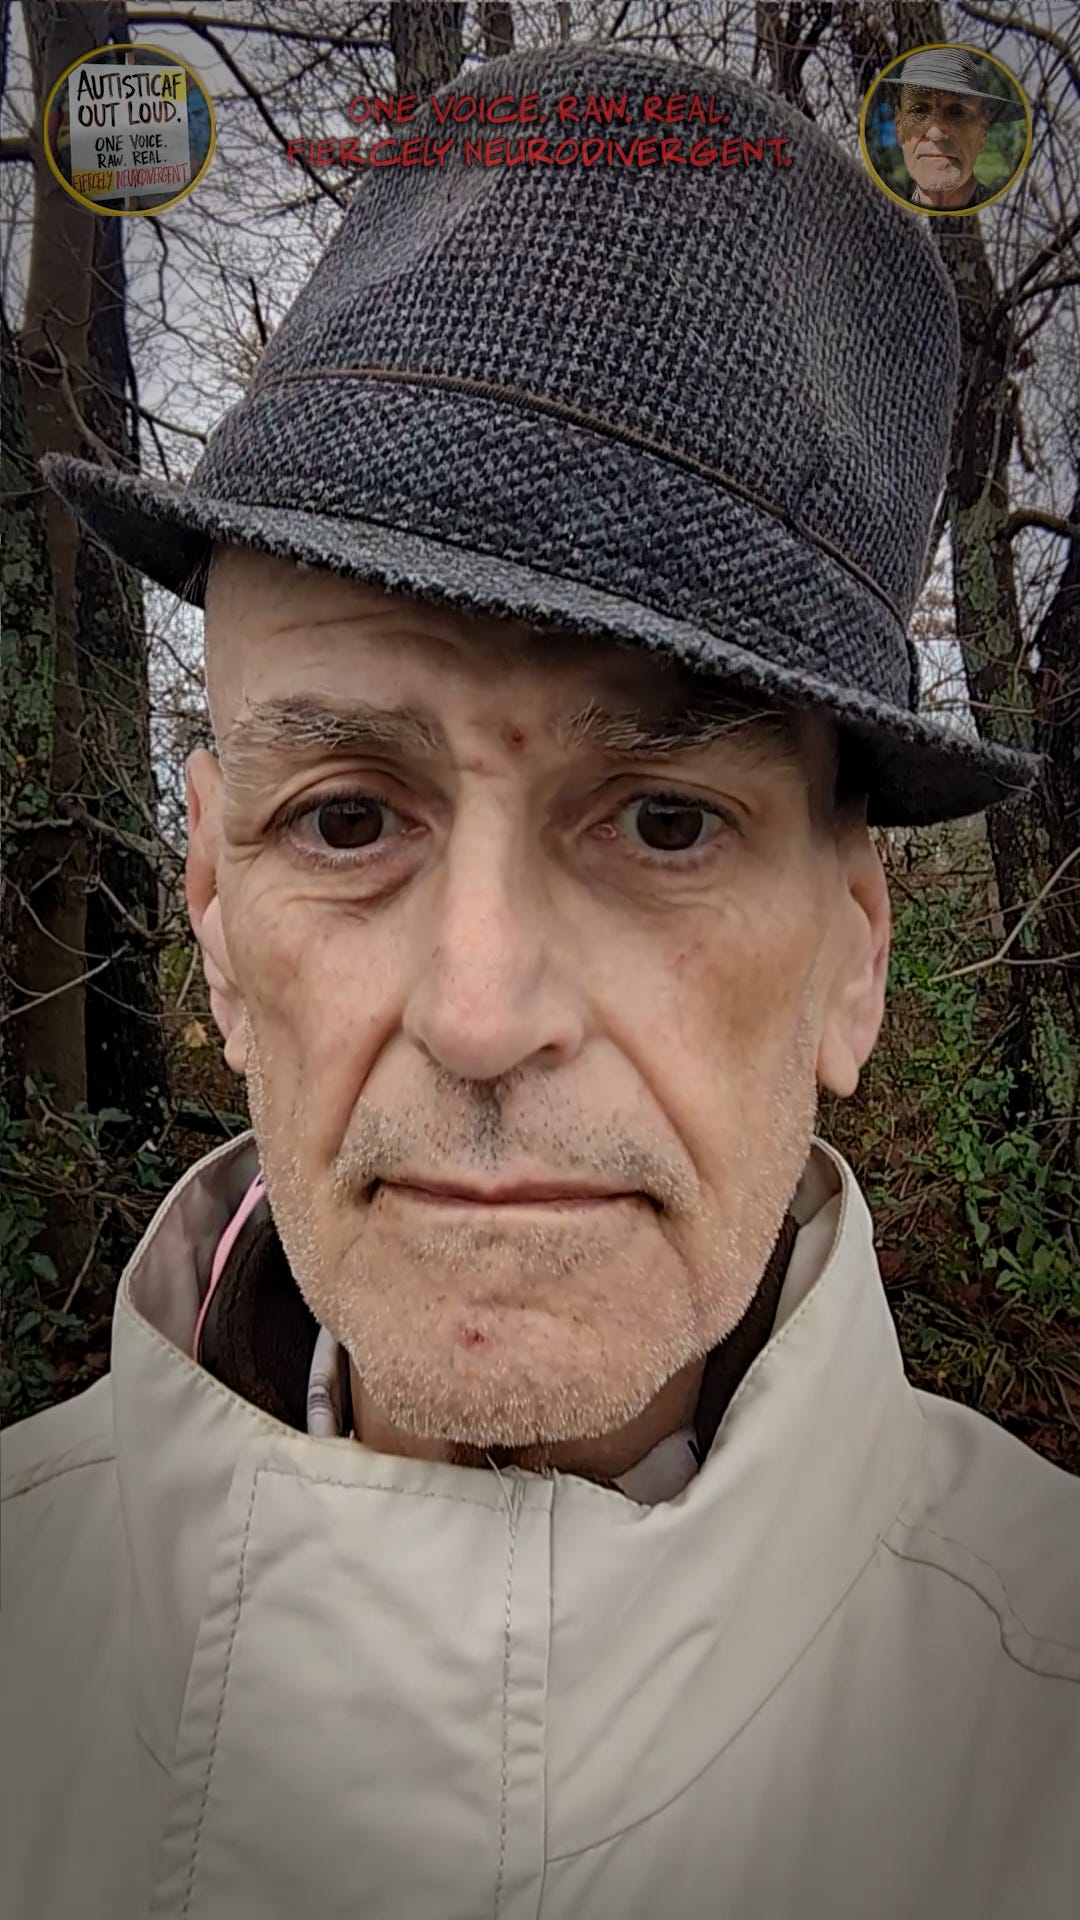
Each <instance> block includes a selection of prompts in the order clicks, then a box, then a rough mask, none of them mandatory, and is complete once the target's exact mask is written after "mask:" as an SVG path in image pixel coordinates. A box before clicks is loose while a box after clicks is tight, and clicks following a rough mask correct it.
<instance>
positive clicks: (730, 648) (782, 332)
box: [43, 46, 1039, 825]
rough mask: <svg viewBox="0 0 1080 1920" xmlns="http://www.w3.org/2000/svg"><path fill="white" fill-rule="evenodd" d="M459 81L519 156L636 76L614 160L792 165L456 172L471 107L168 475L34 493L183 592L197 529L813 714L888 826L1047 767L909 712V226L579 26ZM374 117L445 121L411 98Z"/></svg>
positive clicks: (330, 263) (916, 316)
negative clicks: (493, 111)
mask: <svg viewBox="0 0 1080 1920" xmlns="http://www.w3.org/2000/svg"><path fill="white" fill-rule="evenodd" d="M478 80H479V81H480V85H479V87H478V85H477V82H478ZM455 90H456V91H459V92H462V91H469V90H474V91H482V92H483V94H484V96H485V97H486V98H487V99H488V100H493V99H494V98H495V97H496V96H499V95H506V94H510V95H513V96H515V97H517V96H521V95H525V94H528V93H534V92H535V93H536V94H538V95H539V104H540V108H541V110H542V111H544V112H546V113H547V115H548V119H547V123H546V125H544V124H539V125H533V126H526V127H524V128H520V129H515V130H512V132H511V142H510V144H511V148H512V149H513V147H514V146H515V135H516V136H520V135H524V136H526V137H528V136H530V135H531V136H533V137H537V138H539V137H545V136H546V138H547V140H548V152H549V154H550V155H553V154H554V153H555V151H556V150H557V149H558V143H559V142H560V141H562V140H564V139H565V138H567V137H568V136H570V135H576V136H577V137H578V138H584V137H585V136H586V135H593V134H597V131H598V130H597V128H596V125H595V124H593V125H590V126H587V127H585V126H579V127H577V128H574V127H572V126H568V127H560V126H559V123H558V119H557V114H556V102H557V101H558V100H559V99H560V98H562V97H563V96H566V95H569V94H573V95H576V96H577V97H578V99H579V101H581V102H584V100H585V99H586V97H587V96H588V95H589V94H606V95H609V96H612V95H615V96H617V95H621V94H626V96H627V113H628V115H632V116H633V124H630V123H629V121H628V123H626V124H623V125H615V126H609V127H604V126H601V127H600V129H599V136H598V137H599V138H601V139H602V140H604V141H606V140H608V139H610V138H614V139H616V140H617V141H618V143H619V145H620V147H621V148H622V150H623V152H624V153H627V152H628V151H629V150H630V143H631V141H632V140H633V139H634V137H635V136H637V137H644V136H654V137H655V136H659V135H663V136H665V137H668V138H676V137H678V138H680V139H681V151H682V153H683V155H684V156H688V155H689V152H690V149H691V147H692V146H693V144H694V142H695V141H696V140H698V139H699V138H701V137H702V135H705V136H707V137H708V139H709V140H710V141H711V142H712V144H713V145H715V146H716V147H717V149H719V141H720V139H721V138H722V137H725V136H726V137H728V138H731V137H735V138H736V139H737V140H739V141H740V142H741V141H742V140H743V139H744V138H745V139H747V140H749V141H756V142H763V141H765V140H768V139H774V138H777V137H784V136H786V137H787V139H788V142H789V145H788V146H787V148H786V149H784V151H785V152H786V153H787V154H788V155H790V165H786V166H777V165H775V164H774V162H773V150H771V149H769V148H768V147H764V146H762V147H761V148H760V152H761V154H762V156H763V157H762V159H760V160H754V159H752V158H751V159H750V160H748V161H747V162H746V163H745V164H744V163H743V157H742V148H741V145H740V147H739V148H738V149H737V152H738V155H739V163H738V164H732V165H727V166H722V165H721V164H720V163H719V159H718V160H717V162H716V163H715V164H712V165H706V166H702V165H693V166H691V165H689V164H682V165H680V164H677V163H671V164H666V165H662V164H660V163H659V160H660V155H659V145H658V144H657V145H656V146H654V149H653V155H654V161H655V164H653V165H651V166H647V167H644V168H640V169H639V168H637V167H631V166H627V165H625V164H622V163H621V162H620V161H619V159H618V157H617V156H615V155H612V156H610V157H611V160H612V162H613V163H612V164H609V163H608V154H607V152H606V151H605V152H604V155H603V158H602V159H601V160H600V161H599V163H598V164H593V165H584V164H582V160H581V158H580V157H579V158H576V159H573V160H571V161H570V162H569V163H568V164H551V165H545V164H543V163H542V162H541V161H540V159H539V156H538V155H537V156H536V157H537V164H534V165H532V166H530V165H527V164H523V165H517V166H512V167H511V166H498V165H497V166H483V165H476V164H471V165H470V164H466V154H465V139H466V137H473V138H475V137H476V136H477V135H480V136H481V137H483V136H484V135H490V134H491V132H492V129H491V128H490V127H485V128H478V127H476V126H475V125H473V126H465V127H460V126H459V127H457V128H456V129H455V144H454V148H453V150H452V152H451V154H450V156H449V157H448V159H447V162H446V165H445V166H444V167H438V166H432V167H424V166H415V167H411V168H403V167H401V166H393V167H386V168H384V169H381V170H376V169H375V168H371V169H370V170H367V171H366V172H365V174H364V175H363V177H362V178H361V181H360V185H359V187H358V189H357V192H356V196H355V200H354V202H353V205H352V206H351V208H350V210H349V212H348V213H347V215H346V217H345V219H344V220H343V221H342V224H341V226H340V228H339V229H338V231H337V233H336V234H335V236H334V238H333V240H332V241H331V243H330V245H329V246H328V247H327V249H326V252H325V253H324V255H323V257H322V259H321V260H320V262H319V264H318V266H317V267H316V269H315V271H314V273H313V274H312V277H311V279H310V280H309V282H308V284H307V286H306V287H305V288H304V290H303V292H302V293H301V294H300V295H299V297H298V298H297V299H296V301H295V302H294V304H293V306H292V308H291V309H290V311H289V313H288V315H287V316H286V318H285V320H284V321H283V322H282V324H281V326H280V328H279V329H278V331H277V332H276V333H275V335H274V336H273V338H272V339H271V341H270V343H269V345H268V347H267V349H266V351H265V353H264V354H263V357H262V360H261V362H260V365H259V368H258V371H257V374H256V376H255V379H254V382H253V385H252V388H251V391H250V392H249V393H248V394H247V396H246V397H245V398H244V399H243V400H242V401H241V402H240V403H239V405H237V406H235V407H234V408H233V409H232V410H231V411H230V412H229V413H228V414H227V415H226V416H225V418H224V419H223V420H222V421H221V423H220V425H219V426H218V427H217V428H216V430H215V432H214V433H213V434H212V436H211V438H210V441H209V444H208V445H207V448H206V450H205V452H204V454H203V455H202V457H201V459H200V460H199V462H198V465H197V467H196V468H195V471H194V473H193V474H192V476H191V479H190V481H189V482H188V483H187V485H186V486H184V487H181V488H174V487H172V486H168V485H166V484H164V483H161V482H155V481H151V480H147V479H143V478H140V477H139V476H138V475H134V474H122V473H119V472H116V471H109V470H103V469H102V468H100V467H98V466H96V465H94V464H91V463H89V462H85V461H77V460H72V459H67V458H60V457H58V456H55V455H54V456H47V457H46V459H45V461H44V462H43V471H44V472H45V473H46V476H47V478H48V479H49V481H50V482H51V484H52V485H53V486H55V487H56V488H57V490H58V491H59V492H60V493H61V494H62V496H63V498H64V499H65V500H66V501H67V503H68V504H69V505H70V506H71V507H72V508H73V509H74V511H75V512H76V513H78V514H79V515H80V517H81V518H82V519H83V520H84V521H85V522H86V523H87V524H88V525H89V526H90V527H91V528H93V530H94V531H95V532H96V533H97V534H99V535H100V537H101V538H102V539H103V540H104V541H105V543H106V544H107V545H108V546H109V547H110V548H111V549H112V551H113V552H114V553H116V554H118V555H119V556H120V557H121V558H122V559H124V560H127V561H130V562H131V564H132V565H133V566H136V567H139V568H141V569H142V571H143V572H144V573H146V574H148V575H149V576H150V578H151V579H153V580H156V581H158V582H160V583H162V584H163V585H165V586H167V587H170V588H171V589H173V591H174V592H176V593H179V594H181V595H183V596H184V597H186V598H188V599H191V600H193V601H194V602H195V603H196V604H199V603H200V602H201V598H202V593H203V588H204V585H205V575H206V569H207V564H208V561H209V558H210V555H211V551H212V547H213V543H214V542H215V541H223V542H238V543H242V544H244V545H247V546H250V547H254V548H259V549H263V550H265V551H267V552H271V553H277V554H283V555H288V556H292V557H293V558H295V559H298V560H303V561H306V562H309V563H312V564H315V565H317V566H322V567H326V568H329V569H331V570H333V571H334V572H336V573H340V574H345V575H349V576H352V577H355V578H357V579H360V580H365V581H369V582H373V583H376V584H380V585H382V586H384V587H385V588H387V589H389V590H391V591H398V592H402V593H407V594H410V595H414V596H416V597H418V598H420V599H428V600H435V601H439V602H443V603H447V604H451V605H453V606H456V607H459V608H462V609H470V608H471V609H475V610H478V611H483V612H487V613H494V614H498V615H504V616H507V617H512V618H515V619H521V620H526V621H527V622H528V623H529V624H530V625H532V626H534V627H535V628H536V629H537V635H538V637H537V645H542V644H543V633H544V632H545V631H552V630H558V631H561V632H570V633H576V634H580V635H581V636H582V638H583V639H586V638H588V637H589V636H595V637H598V638H607V639H613V640H616V641H622V642H625V643H629V644H633V645H636V646H641V647H647V648H650V649H653V650H656V651H657V652H661V653H664V654H667V655H670V656H676V657H677V658H678V659H680V660H681V661H682V662H683V663H684V664H687V665H689V666H691V667H692V668H694V669H698V670H703V671H707V672H709V673H710V674H712V675H720V676H722V677H723V678H724V679H727V680H730V681H732V682H733V683H735V684H737V685H739V686H741V687H744V688H747V689H751V690H757V691H758V692H760V693H762V694H764V695H766V696H772V697H779V698H780V699H782V700H784V699H786V700H787V701H788V702H791V703H794V704H797V705H804V706H808V705H809V706H813V705H817V706H822V707H825V708H828V709H830V710H831V711H832V712H833V713H834V714H835V715H836V716H837V717H838V719H839V720H840V722H841V724H842V726H843V727H844V728H845V730H846V731H847V733H848V735H849V736H850V737H851V738H852V740H853V741H854V743H855V744H856V747H857V749H858V750H860V751H859V757H860V759H861V761H862V764H863V766H864V768H865V773H866V779H867V784H868V786H869V788H870V795H871V799H870V819H871V820H872V821H875V822H877V823H879V824H882V825H893V824H901V823H919V822H927V821H932V820H939V819H950V818H953V817H956V816H959V815H963V814H968V813H973V812H976V811H978V810H979V809H981V808H982V807H984V806H988V805H992V804H994V803H995V802H997V801H999V800H1002V799H1004V798H1006V797H1007V796H1008V795H1009V794H1011V793H1015V792H1017V791H1021V790H1023V789H1024V788H1025V787H1028V786H1030V785H1031V783H1032V781H1033V780H1034V778H1035V777H1036V776H1037V773H1038V768H1039V762H1038V761H1037V760H1036V759H1034V758H1033V757H1032V756H1029V755H1024V754H1019V753H1014V752H1011V751H1008V750H1006V749H1003V748H994V747H990V746H984V745H982V744H980V743H979V742H978V741H975V740H969V739H966V738H964V737H962V736H960V735H958V734H957V733H955V732H953V731H948V730H943V729H942V728H941V727H940V726H938V725H935V724H934V723H933V722H932V721H931V720H929V719H927V718H925V717H922V716H920V715H919V714H918V712H917V711H916V709H917V704H918V678H917V671H916V666H915V658H914V651H913V649H912V648H911V647H910V646H909V643H908V639H907V622H908V618H909V615H910V612H911V607H912V602H913V600H914V598H915V595H916V592H917V590H918V586H919V582H920V576H921V571H922V566H923V560H924V555H925V552H926V547H927V541H928V536H929V532H930V527H931V523H932V520H933V516H934V511H935V506H936V502H937V499H938V496H939V492H940V488H941V484H942V479H943V474H944V468H945V463H946V456H947V451H948V446H949V430H950V421H951V417H952V408H953V399H954V389H955V384H956V378H957V358H958V326H957V316H956V310H955V303H954V298H953V294H952V291H951V288H950V285H949V282H948V280H947V278H946V275H945V273H944V271H943V269H942V266H941V263H940V261H939V259H938V256H937V254H936V252H935V250H934V245H933V242H932V240H930V238H929V237H928V236H927V235H926V233H925V232H924V231H923V229H922V225H921V223H920V222H919V221H918V220H917V219H915V218H914V217H913V216H911V215H909V214H907V213H905V212H903V211H902V210H901V209H899V208H897V207H895V206H893V205H892V204H891V203H890V202H889V201H888V200H887V199H886V198H885V196H884V195H883V194H881V193H879V191H878V189H877V188H876V187H875V186H874V185H873V184H872V182H871V181H870V180H869V179H868V178H867V176H866V174H865V172H864V171H863V169H862V168H861V167H860V166H859V165H858V163H857V162H855V161H854V160H852V159H850V158H849V157H848V156H847V155H846V154H844V153H842V152H841V151H840V150H839V149H838V148H837V147H836V146H835V145H834V144H833V143H832V142H831V141H830V140H828V139H827V138H826V137H824V136H823V135H822V134H821V133H820V132H819V131H818V130H817V128H815V127H814V126H813V125H812V124H811V122H809V121H807V120H804V119H803V118H802V116H801V115H799V114H797V113H796V112H795V111H794V110H793V109H790V108H788V107H786V106H785V105H784V104H783V103H782V102H780V101H778V100H777V99H775V98H774V97H773V96H772V95H770V94H767V93H765V92H763V91H761V90H760V89H759V88H757V87H754V86H752V85H751V84H750V83H749V82H747V81H745V80H743V79H740V78H738V77H736V76H734V75H732V74H728V73H720V72H716V71H714V70H712V69H709V68H700V67H696V66H690V65H686V64H684V63H682V62H671V61H667V60H662V59H659V58H656V57H654V56H652V55H650V54H641V53H633V52H624V51H621V50H619V49H616V48H612V47H597V46H568V47H563V48H560V49H558V50H551V49H545V50H542V51H540V52H535V53H529V54H524V55H511V56H508V57H507V58H506V59H504V60H499V61H495V62H492V63H490V64H489V65H488V66H487V67H485V68H484V69H483V70H482V73H481V74H479V75H478V74H476V73H470V74H469V75H468V76H463V78H462V81H461V83H460V85H459V87H458V88H457V89H450V90H443V93H442V95H441V98H443V99H445V98H446V93H447V91H455ZM694 93H697V94H700V95H701V96H702V99H703V102H704V103H705V104H706V107H707V103H708V102H709V99H710V96H712V98H713V101H714V111H715V112H716V113H717V114H720V113H723V114H726V115H727V116H728V118H727V120H726V122H724V121H720V122H717V123H716V124H714V125H712V126H711V127H707V126H706V127H702V126H700V125H693V124H690V123H687V124H685V125H671V126H667V127H664V126H655V125H653V126H651V125H649V124H647V123H644V122H643V120H642V102H643V100H644V99H645V98H646V97H647V96H649V95H660V96H664V97H666V96H670V95H679V94H683V95H691V94H694ZM393 131H394V132H395V133H401V132H402V131H404V132H407V133H409V134H411V135H420V136H422V135H424V134H435V135H438V136H439V137H440V138H443V139H445V138H446V136H447V129H446V128H443V129H441V130H440V128H439V126H438V125H437V124H436V123H435V122H434V121H433V119H432V117H431V109H430V106H428V105H426V104H425V106H424V108H423V109H422V110H421V112H420V114H419V115H418V117H417V119H416V120H415V121H413V122H412V124H411V125H410V126H409V127H408V128H406V129H399V128H394V129H393ZM498 131H499V133H500V134H503V135H505V133H506V132H507V130H506V129H505V128H500V129H499V130H498ZM669 152H670V149H669ZM729 152H730V149H729ZM534 153H535V150H534Z"/></svg>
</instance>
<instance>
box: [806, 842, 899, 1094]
mask: <svg viewBox="0 0 1080 1920" xmlns="http://www.w3.org/2000/svg"><path fill="white" fill-rule="evenodd" d="M840 862H841V874H842V883H843V888H844V891H843V898H842V901H841V904H840V907H839V908H838V918H837V925H836V929H835V949H834V951H835V961H834V967H833V976H832V983H831V986H830V989H829V993H828V997H827V1000H826V1004H825V1007H824V1010H823V1015H824V1017H823V1024H822V1031H821V1041H820V1044H819V1047H818V1061H817V1075H818V1079H819V1081H820V1082H821V1084H822V1086H824V1087H827V1088H828V1089H829V1091H830V1092H831V1093H836V1094H839V1095H840V1097H841V1098H842V1099H847V1098H848V1097H849V1096H850V1095H851V1094H853V1093H854V1092H855V1090H856V1088H857V1087H858V1084H859V1075H860V1073H861V1071H862V1069H863V1067H864V1066H865V1065H866V1062H867V1060H868V1059H869V1057H870V1054H871V1053H872V1051H873V1048H874V1043H875V1041H876V1040H877V1037H878V1034H879V1033H880V1031H881V1022H882V1020H883V1019H884V1017H885V983H886V979H887V976H888V971H889V940H890V934H891V914H890V908H889V883H888V881H887V879H886V878H885V869H884V867H883V866H882V864H881V857H880V855H879V853H878V850H877V848H876V847H875V845H874V843H873V841H872V840H871V838H870V835H869V832H868V831H867V829H866V827H865V826H860V827H857V828H854V829H852V830H851V831H849V832H848V833H847V834H846V835H845V836H844V838H843V839H842V841H841V845H840Z"/></svg>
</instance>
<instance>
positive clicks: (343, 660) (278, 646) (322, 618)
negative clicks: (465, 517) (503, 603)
mask: <svg viewBox="0 0 1080 1920" xmlns="http://www.w3.org/2000/svg"><path fill="white" fill-rule="evenodd" d="M313 672H314V673H315V674H316V675H317V676H318V678H319V680H320V682H321V684H322V685H323V687H324V689H325V690H327V691H331V690H333V691H336V692H337V693H339V694H341V695H349V694H361V695H362V694H365V693H367V692H369V691H372V690H373V691H375V692H383V693H386V694H387V695H389V694H390V693H395V694H396V693H400V692H402V691H403V690H404V683H405V682H406V681H409V682H413V683H414V682H416V681H417V680H418V679H420V678H422V679H423V680H424V681H425V682H426V683H427V685H429V686H430V687H432V688H433V690H437V688H438V687H439V686H440V685H447V686H448V685H450V684H451V682H453V683H454V684H458V685H460V684H476V685H479V686H480V687H481V688H484V689H490V690H491V691H492V692H495V691H496V690H497V689H498V688H500V687H502V688H503V689H508V688H509V687H511V686H512V687H513V688H514V689H515V691H516V692H517V693H521V694H524V695H525V696H526V698H534V699H535V700H536V701H537V702H540V703H544V704H550V703H551V701H552V700H554V699H555V697H556V696H557V695H571V694H580V695H586V694H589V693H594V694H597V695H600V694H603V695H605V696H612V697H618V698H622V699H623V700H625V701H626V702H627V704H633V705H636V706H639V707H643V708H649V709H651V710H652V711H653V712H654V713H656V714H658V715H659V714H662V713H664V712H665V711H671V712H675V711H678V710H680V709H682V708H684V707H686V706H687V705H688V704H690V705H695V704H699V703H700V702H701V701H702V700H704V699H705V698H706V697H709V698H711V699H712V700H713V701H716V702H720V701H722V703H723V704H724V705H725V706H726V707H729V708H730V710H731V712H732V714H733V715H734V716H736V717H737V716H738V713H739V711H740V710H741V709H745V710H746V711H747V712H748V713H760V711H761V709H762V707H763V706H765V705H766V704H768V703H765V702H763V701H760V700H757V699H755V698H754V696H753V695H752V694H748V693H745V692H739V691H737V690H735V689H733V688H731V687H730V686H723V685H722V683H720V682H718V681H717V680H716V679H715V677H714V676H712V675H710V674H706V673H703V672H700V671H695V670H694V669H693V668H692V667H690V666H687V665H685V664H683V663H681V662H679V661H678V660H675V659H673V658H671V657H669V656H664V655H661V654H657V653H652V652H650V651H649V650H647V649H646V648H643V647H641V646H639V645H633V644H630V643H625V644H624V643H620V642H619V641H616V640H611V639H608V638H605V637H600V636H595V635H581V634H578V633H573V632H567V631H565V630H564V629H561V628H559V627H556V626H547V625H545V626H543V627H538V626H536V625H532V624H530V623H529V622H527V621H525V620H514V619H507V618H497V617H495V616H487V615H482V614H477V613H473V612H468V611H465V610H463V609H458V608H454V607H448V606H443V605H437V604H433V603H429V602H426V601H420V600H416V599H412V598H410V597H409V596H408V595H404V594H390V593H386V592H384V591H383V590H382V589H381V588H378V587H373V586H368V585H366V584H364V583H362V582H358V581H354V580H349V579H344V578H342V577H340V576H337V575H334V574H329V573H325V572H322V571H320V570H317V569H309V568H304V567H300V566H298V565H296V564H295V563H293V562H292V561H282V560H279V559H276V558H274V557H272V556H267V555H263V554H253V553H247V552H242V551H240V550H236V549H225V550H219V555H216V556H215V562H214V565H213V567H212V569H211V574H210V580H209V584H208V588H207V594H206V674H207V686H208V692H209V695H210V704H211V712H212V717H213V720H214V730H215V733H216V735H217V737H218V739H219V741H220V740H221V739H222V737H223V736H224V735H225V734H227V733H228V731H229V729H230V727H231V726H232V724H233V722H234V721H235V719H236V718H237V716H238V714H239V713H240V712H241V711H242V710H244V709H246V708H248V707H250V706H251V705H252V704H253V702H258V701H260V700H267V699H276V700H283V699H287V698H289V697H290V696H291V695H293V694H295V693H297V692H299V691H304V690H306V689H307V687H308V686H309V685H310V681H311V675H312V673H313ZM559 704H560V705H561V704H562V701H561V700H560V701H559ZM536 710H537V712H539V711H540V708H539V707H537V709H536ZM774 730H775V731H776V732H777V733H778V734H784V733H787V732H789V731H790V729H789V727H788V726H787V723H786V719H785V718H784V717H782V716H781V717H779V719H778V722H777V725H776V727H775V729H774Z"/></svg>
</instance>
